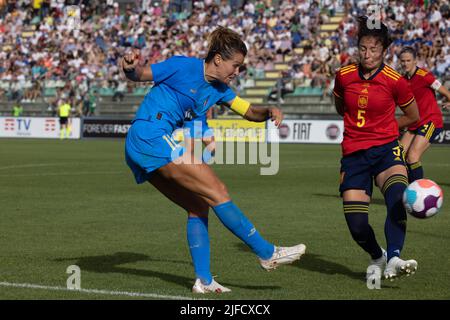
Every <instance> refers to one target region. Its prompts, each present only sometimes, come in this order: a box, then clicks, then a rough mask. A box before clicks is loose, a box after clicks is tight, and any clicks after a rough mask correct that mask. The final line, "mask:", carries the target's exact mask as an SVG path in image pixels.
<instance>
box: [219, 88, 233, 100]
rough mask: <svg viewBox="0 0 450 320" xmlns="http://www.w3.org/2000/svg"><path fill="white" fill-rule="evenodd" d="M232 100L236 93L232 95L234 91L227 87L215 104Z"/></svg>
mask: <svg viewBox="0 0 450 320" xmlns="http://www.w3.org/2000/svg"><path fill="white" fill-rule="evenodd" d="M234 98H236V93H234V91H233V90H232V89H231V88H230V87H227V89H226V90H225V92H224V94H223V96H222V98H221V99H220V100H219V101H218V102H217V104H222V103H224V102H229V101H231V100H233V99H234Z"/></svg>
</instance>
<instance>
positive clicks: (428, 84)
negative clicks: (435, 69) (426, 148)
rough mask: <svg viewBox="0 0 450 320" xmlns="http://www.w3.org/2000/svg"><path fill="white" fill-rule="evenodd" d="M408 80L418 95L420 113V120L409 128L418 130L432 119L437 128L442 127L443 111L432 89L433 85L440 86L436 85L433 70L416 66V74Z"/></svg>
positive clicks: (416, 95) (414, 92)
mask: <svg viewBox="0 0 450 320" xmlns="http://www.w3.org/2000/svg"><path fill="white" fill-rule="evenodd" d="M406 80H407V81H408V83H409V85H410V88H411V91H412V92H413V94H414V96H415V97H416V102H417V106H418V107H419V114H420V120H419V121H417V122H416V123H414V124H413V125H411V126H410V127H409V128H408V130H411V131H413V130H416V129H417V128H419V127H421V126H423V125H424V124H426V123H428V122H430V121H433V123H434V126H435V127H436V128H442V127H443V125H444V123H443V121H442V112H441V109H440V108H439V106H438V104H437V101H436V96H435V94H434V90H433V89H432V86H436V87H437V86H438V85H436V84H437V83H438V81H437V80H436V78H435V77H434V76H433V74H432V73H431V72H429V71H427V70H424V69H421V68H416V72H414V75H413V76H412V77H411V78H406Z"/></svg>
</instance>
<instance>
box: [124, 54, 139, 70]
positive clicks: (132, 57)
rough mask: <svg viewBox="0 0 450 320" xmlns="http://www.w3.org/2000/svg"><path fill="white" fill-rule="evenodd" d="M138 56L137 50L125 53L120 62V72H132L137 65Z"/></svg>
mask: <svg viewBox="0 0 450 320" xmlns="http://www.w3.org/2000/svg"><path fill="white" fill-rule="evenodd" d="M139 56H140V51H139V49H135V48H133V49H132V50H131V51H129V52H127V53H126V54H125V55H124V56H123V57H122V60H121V66H122V70H123V71H124V72H133V71H134V70H135V69H136V66H137V65H138V64H139Z"/></svg>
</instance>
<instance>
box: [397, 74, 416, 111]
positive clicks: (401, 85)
mask: <svg viewBox="0 0 450 320" xmlns="http://www.w3.org/2000/svg"><path fill="white" fill-rule="evenodd" d="M393 93H394V100H395V103H396V104H397V105H398V106H399V107H400V108H402V109H403V108H406V107H407V106H409V105H410V104H411V103H412V102H413V101H414V95H413V93H412V91H411V89H410V87H409V85H408V82H407V81H406V80H405V78H403V77H401V78H400V79H398V81H396V82H395V85H394V92H393Z"/></svg>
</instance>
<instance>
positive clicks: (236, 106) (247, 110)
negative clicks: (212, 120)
mask: <svg viewBox="0 0 450 320" xmlns="http://www.w3.org/2000/svg"><path fill="white" fill-rule="evenodd" d="M228 105H229V107H230V109H231V110H233V111H234V112H236V113H237V114H239V115H241V116H242V117H243V118H244V119H246V120H249V121H254V122H263V121H266V120H269V119H271V120H272V121H274V122H275V125H276V126H279V125H280V124H281V121H283V112H282V111H281V110H280V109H279V108H276V107H255V106H252V105H251V104H250V102H248V101H246V100H244V99H241V98H240V97H236V98H234V99H233V100H232V101H230V102H228Z"/></svg>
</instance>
